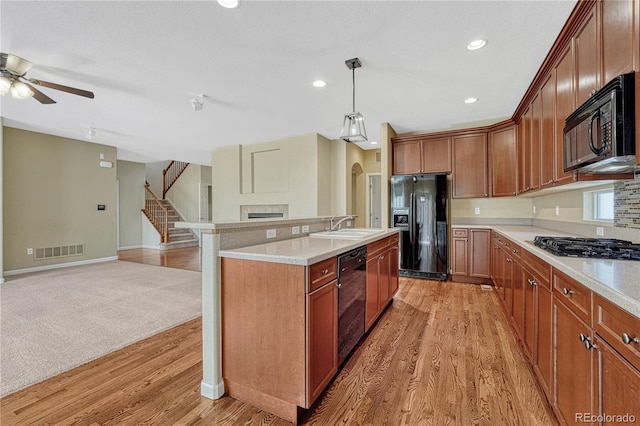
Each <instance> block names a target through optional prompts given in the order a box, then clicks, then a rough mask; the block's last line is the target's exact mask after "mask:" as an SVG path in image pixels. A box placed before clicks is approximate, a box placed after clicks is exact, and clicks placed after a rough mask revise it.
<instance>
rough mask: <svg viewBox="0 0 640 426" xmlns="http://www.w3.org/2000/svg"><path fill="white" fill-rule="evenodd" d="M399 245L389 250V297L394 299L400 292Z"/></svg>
mask: <svg viewBox="0 0 640 426" xmlns="http://www.w3.org/2000/svg"><path fill="white" fill-rule="evenodd" d="M399 256H400V253H399V250H398V243H396V244H395V245H392V246H391V247H390V248H389V297H390V298H393V296H395V295H396V293H397V292H398V270H399V267H398V265H399V262H400V257H399Z"/></svg>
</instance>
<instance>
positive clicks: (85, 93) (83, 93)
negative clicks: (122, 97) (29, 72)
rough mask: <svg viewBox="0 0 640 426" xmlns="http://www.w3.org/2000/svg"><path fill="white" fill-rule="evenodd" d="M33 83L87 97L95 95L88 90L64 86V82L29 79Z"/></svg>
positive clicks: (90, 97)
mask: <svg viewBox="0 0 640 426" xmlns="http://www.w3.org/2000/svg"><path fill="white" fill-rule="evenodd" d="M28 80H29V81H30V82H31V83H33V84H37V85H39V86H42V87H48V88H50V89H56V90H60V91H63V92H67V93H72V94H74V95H78V96H84V97H85V98H89V99H93V98H94V97H95V96H94V94H93V92H89V91H88V90H82V89H76V88H75V87H69V86H63V85H62V84H57V83H50V82H48V81H43V80H36V79H35V78H29V79H28Z"/></svg>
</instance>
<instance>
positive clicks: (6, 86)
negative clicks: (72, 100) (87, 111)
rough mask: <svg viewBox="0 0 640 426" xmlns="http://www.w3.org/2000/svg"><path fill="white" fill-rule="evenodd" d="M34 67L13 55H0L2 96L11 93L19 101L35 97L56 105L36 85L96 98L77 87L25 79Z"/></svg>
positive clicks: (0, 92)
mask: <svg viewBox="0 0 640 426" xmlns="http://www.w3.org/2000/svg"><path fill="white" fill-rule="evenodd" d="M32 66H33V64H32V63H31V62H29V61H27V60H26V59H22V58H20V57H18V56H16V55H13V54H11V53H0V94H2V95H5V94H6V93H8V92H11V96H12V97H14V98H17V99H26V98H30V97H34V98H36V100H37V101H38V102H40V103H41V104H55V103H56V101H54V100H53V99H51V98H50V97H49V96H47V95H45V94H44V93H42V92H41V91H40V90H38V89H36V88H35V87H33V85H34V84H35V85H38V86H42V87H48V88H50V89H55V90H61V91H63V92H67V93H72V94H74V95H78V96H84V97H85V98H90V99H93V98H94V95H93V92H89V91H88V90H82V89H76V88H75V87H69V86H63V85H62V84H57V83H50V82H48V81H43V80H37V79H35V78H29V77H25V74H26V73H27V71H29V70H30V69H31V67H32Z"/></svg>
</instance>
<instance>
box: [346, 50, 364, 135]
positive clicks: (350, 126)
mask: <svg viewBox="0 0 640 426" xmlns="http://www.w3.org/2000/svg"><path fill="white" fill-rule="evenodd" d="M345 64H346V65H347V68H349V69H350V70H351V75H352V83H353V112H350V113H348V114H345V115H344V121H343V122H342V132H340V139H342V140H344V141H346V142H366V141H367V131H366V129H365V128H364V117H363V116H362V114H360V113H359V112H356V71H355V69H356V68H360V67H361V66H362V63H361V62H360V60H359V59H358V58H353V59H348V60H346V61H345Z"/></svg>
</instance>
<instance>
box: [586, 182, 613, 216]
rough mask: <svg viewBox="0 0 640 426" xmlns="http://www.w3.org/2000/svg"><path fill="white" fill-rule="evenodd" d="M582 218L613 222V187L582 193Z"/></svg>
mask: <svg viewBox="0 0 640 426" xmlns="http://www.w3.org/2000/svg"><path fill="white" fill-rule="evenodd" d="M583 211H584V216H583V217H584V220H594V221H599V222H613V189H612V188H611V189H601V190H598V191H586V192H585V193H584V209H583Z"/></svg>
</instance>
